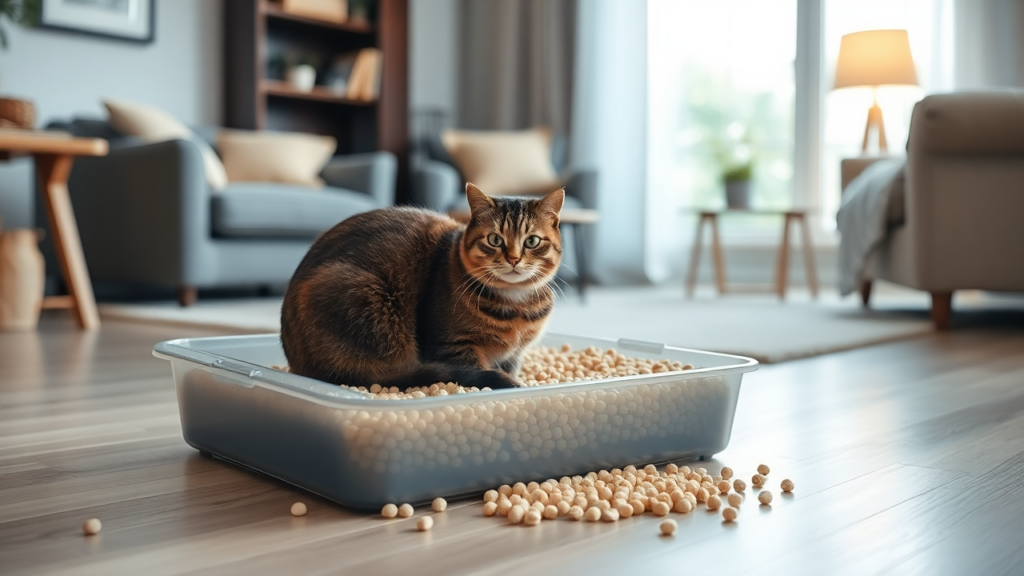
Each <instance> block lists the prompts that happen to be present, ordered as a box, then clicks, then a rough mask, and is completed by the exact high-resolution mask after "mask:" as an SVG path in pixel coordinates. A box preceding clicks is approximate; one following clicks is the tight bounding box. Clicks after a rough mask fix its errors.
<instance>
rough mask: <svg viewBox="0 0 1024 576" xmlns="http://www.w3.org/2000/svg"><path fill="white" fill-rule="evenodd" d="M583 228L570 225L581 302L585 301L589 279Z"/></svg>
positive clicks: (580, 225) (578, 225) (577, 225)
mask: <svg viewBox="0 0 1024 576" xmlns="http://www.w3.org/2000/svg"><path fill="white" fill-rule="evenodd" d="M585 228H586V226H585V225H583V224H573V225H572V242H573V248H575V249H576V288H577V289H578V290H579V292H580V300H581V301H583V302H586V301H587V297H586V290H587V280H588V278H589V277H590V271H589V270H588V269H587V249H586V246H585V245H586V240H585V239H584V238H583V230H584V229H585Z"/></svg>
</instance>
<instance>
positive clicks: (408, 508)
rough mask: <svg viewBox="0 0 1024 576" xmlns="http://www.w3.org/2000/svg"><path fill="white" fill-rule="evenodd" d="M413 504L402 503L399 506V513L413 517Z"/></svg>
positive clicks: (403, 516)
mask: <svg viewBox="0 0 1024 576" xmlns="http://www.w3.org/2000/svg"><path fill="white" fill-rule="evenodd" d="M412 514H413V509H412V504H402V505H401V506H399V507H398V515H399V516H401V517H402V518H412Z"/></svg>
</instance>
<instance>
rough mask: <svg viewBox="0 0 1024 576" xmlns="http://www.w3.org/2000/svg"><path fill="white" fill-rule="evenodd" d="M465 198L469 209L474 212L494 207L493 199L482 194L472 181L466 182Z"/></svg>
mask: <svg viewBox="0 0 1024 576" xmlns="http://www.w3.org/2000/svg"><path fill="white" fill-rule="evenodd" d="M466 200H469V210H470V211H471V212H472V213H473V214H476V213H477V212H480V211H482V210H487V209H488V208H494V200H491V198H490V197H489V196H487V194H484V193H483V192H482V191H480V189H479V188H477V187H476V186H475V185H474V184H473V183H472V182H466Z"/></svg>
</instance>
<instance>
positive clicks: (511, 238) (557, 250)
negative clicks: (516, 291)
mask: <svg viewBox="0 0 1024 576" xmlns="http://www.w3.org/2000/svg"><path fill="white" fill-rule="evenodd" d="M466 198H467V199H468V200H469V208H470V211H471V212H472V218H471V219H470V222H469V225H468V226H467V227H466V233H465V234H464V235H463V239H462V249H461V251H460V253H461V256H462V264H463V265H464V266H465V267H466V271H467V272H469V274H470V275H472V276H473V277H475V278H476V279H478V280H480V281H481V282H483V283H484V284H487V285H488V286H493V287H495V288H535V287H539V286H540V285H542V284H544V283H546V282H548V281H549V280H551V279H552V278H553V277H554V275H555V272H557V271H558V265H559V263H561V261H562V235H561V233H560V232H559V231H558V214H559V213H560V212H561V211H562V202H563V201H564V200H565V190H562V189H559V190H555V191H554V192H551V193H550V194H548V195H547V196H544V197H543V198H537V199H529V198H515V197H504V198H503V197H496V198H491V197H489V196H487V195H486V194H484V193H483V192H481V191H480V189H479V188H477V187H476V186H474V185H473V184H466Z"/></svg>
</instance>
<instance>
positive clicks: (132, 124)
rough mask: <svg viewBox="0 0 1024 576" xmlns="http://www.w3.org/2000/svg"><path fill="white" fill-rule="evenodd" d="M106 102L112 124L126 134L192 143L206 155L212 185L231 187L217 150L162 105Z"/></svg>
mask: <svg viewBox="0 0 1024 576" xmlns="http://www.w3.org/2000/svg"><path fill="white" fill-rule="evenodd" d="M103 105H104V106H105V107H106V108H107V116H108V117H109V119H110V124H111V126H113V127H114V129H116V130H117V131H118V132H120V133H122V134H126V135H128V136H136V137H138V138H141V139H143V140H145V141H147V142H164V141H166V140H175V139H178V138H180V139H182V140H188V141H190V142H192V143H193V144H195V145H196V147H198V148H199V152H200V153H201V154H202V155H203V169H204V171H205V172H206V181H207V182H208V183H209V184H210V187H211V188H213V189H214V190H220V189H221V188H223V187H224V186H227V183H228V177H227V174H226V173H225V172H224V165H223V164H221V162H220V158H217V153H216V152H214V151H213V148H210V145H209V144H207V143H206V141H205V140H203V139H202V138H201V137H200V136H199V135H198V134H196V133H195V132H193V131H192V130H190V129H189V127H188V126H186V125H184V124H182V123H181V122H179V121H178V120H177V119H176V118H174V117H173V116H171V115H169V114H167V113H166V112H164V111H163V110H160V109H159V108H154V107H152V106H147V105H145V104H137V103H135V102H122V101H119V100H104V101H103Z"/></svg>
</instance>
